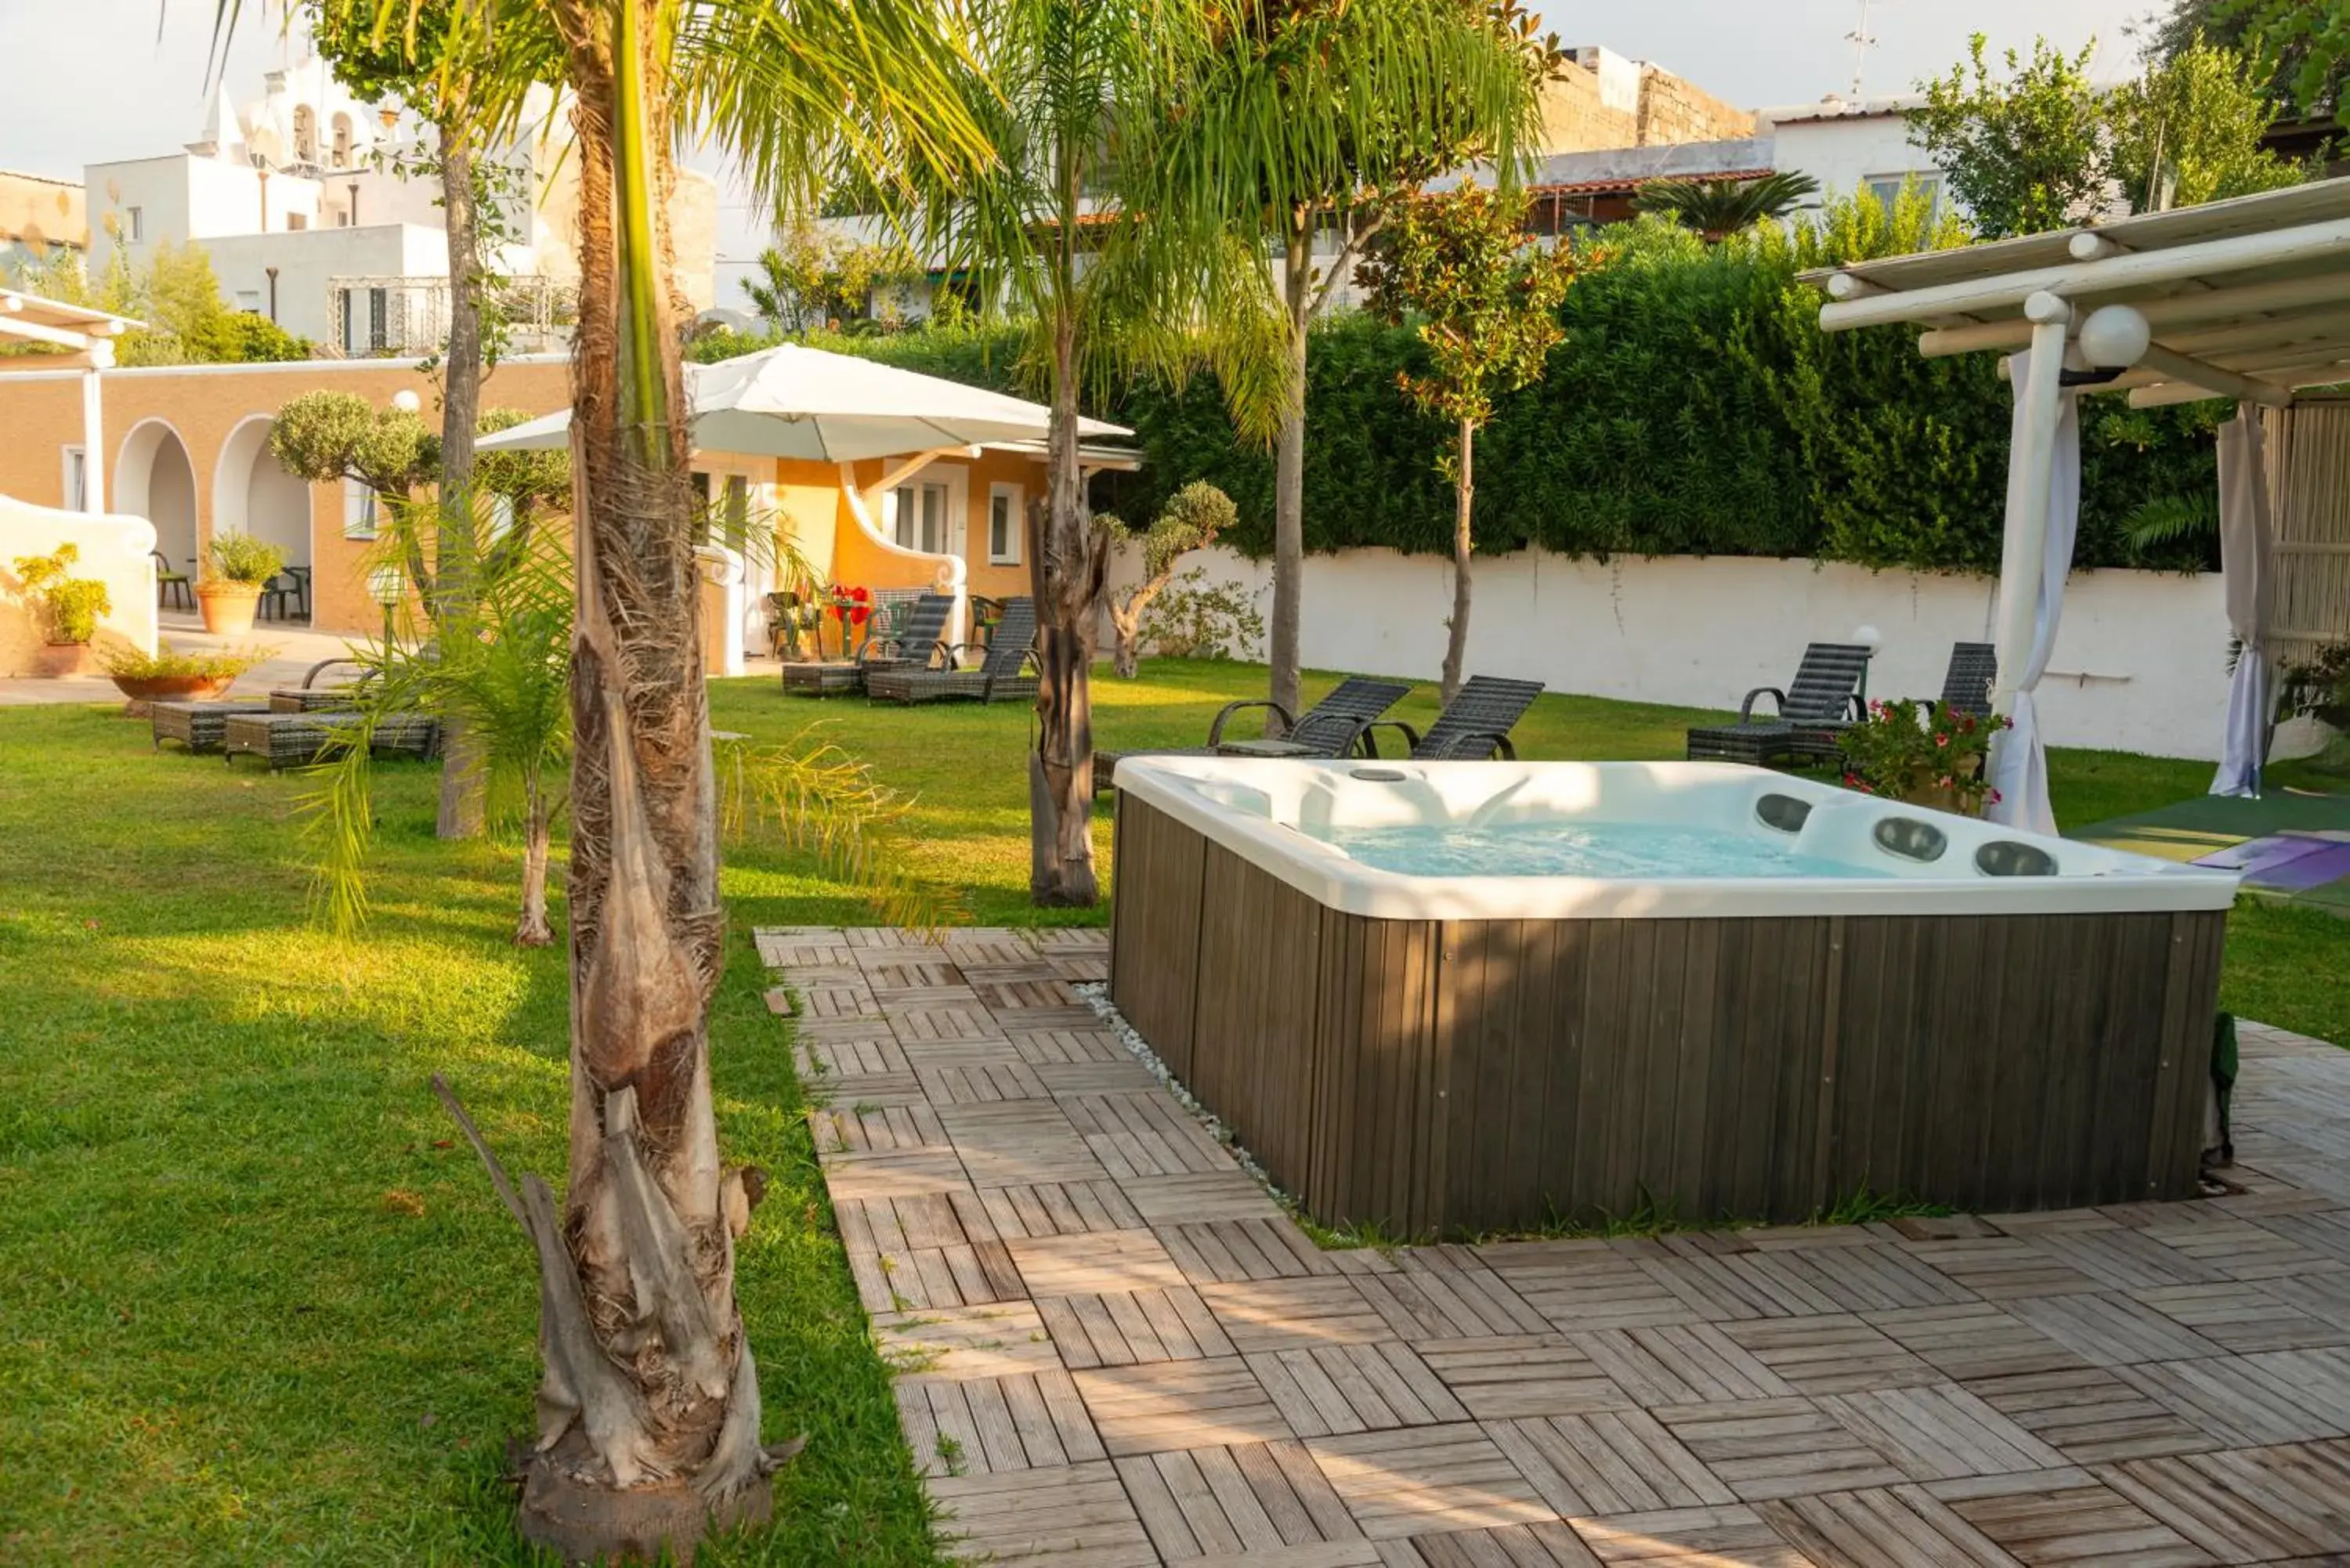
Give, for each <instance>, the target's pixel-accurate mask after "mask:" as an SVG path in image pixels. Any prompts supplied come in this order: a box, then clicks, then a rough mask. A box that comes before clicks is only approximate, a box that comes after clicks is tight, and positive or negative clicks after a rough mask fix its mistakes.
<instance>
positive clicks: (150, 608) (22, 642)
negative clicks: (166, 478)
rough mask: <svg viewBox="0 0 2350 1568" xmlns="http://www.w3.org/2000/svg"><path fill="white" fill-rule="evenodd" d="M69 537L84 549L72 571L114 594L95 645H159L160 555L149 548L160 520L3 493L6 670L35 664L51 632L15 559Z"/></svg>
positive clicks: (2, 644)
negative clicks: (68, 508) (66, 508)
mask: <svg viewBox="0 0 2350 1568" xmlns="http://www.w3.org/2000/svg"><path fill="white" fill-rule="evenodd" d="M66 544H71V545H78V546H79V547H80V549H81V558H80V559H79V560H78V561H77V562H75V563H74V567H73V575H74V576H77V577H95V578H97V579H98V580H99V581H100V582H102V583H104V584H105V585H106V592H107V597H108V598H109V599H110V600H111V601H112V602H113V606H114V607H113V609H112V611H111V612H109V614H107V615H105V616H103V617H101V618H99V623H98V636H97V638H96V639H95V645H96V646H97V647H98V648H99V649H108V648H120V647H122V646H125V645H128V646H130V647H131V648H134V649H139V650H140V652H142V653H152V652H154V651H155V563H154V561H153V560H152V558H151V557H150V556H149V554H148V552H149V551H151V550H152V549H154V547H155V529H154V525H153V524H150V523H149V522H148V521H147V519H145V518H144V517H123V516H119V515H112V514H109V515H107V516H103V517H93V516H91V515H89V514H88V513H84V512H59V511H57V510H56V509H54V508H52V507H47V506H35V505H33V504H31V503H29V502H25V501H18V500H16V498H15V497H13V496H8V495H0V678H5V677H8V676H14V675H22V674H26V673H28V672H30V670H32V668H33V663H34V660H35V659H36V657H37V656H38V655H39V653H40V651H41V644H42V643H43V642H44V641H45V640H46V639H47V616H46V613H45V612H44V611H43V609H42V608H41V607H40V605H39V604H38V603H37V602H36V601H35V600H33V599H31V598H30V597H27V596H26V594H25V593H24V592H23V585H22V583H20V582H19V581H18V579H17V576H16V568H15V563H16V559H17V557H19V556H47V555H49V554H51V553H52V552H54V551H55V550H56V549H57V546H58V545H66Z"/></svg>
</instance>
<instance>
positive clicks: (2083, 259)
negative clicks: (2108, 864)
mask: <svg viewBox="0 0 2350 1568" xmlns="http://www.w3.org/2000/svg"><path fill="white" fill-rule="evenodd" d="M1804 281H1806V282H1808V283H1811V284H1814V285H1815V286H1818V287H1819V288H1820V289H1822V290H1823V292H1825V294H1826V295H1827V296H1828V303H1827V304H1826V305H1825V306H1822V308H1821V310H1820V326H1821V327H1822V328H1823V329H1824V330H1826V331H1829V332H1842V331H1850V330H1852V329H1855V328H1857V327H1880V326H1888V325H1893V324H1897V323H1908V324H1912V325H1915V326H1919V327H1924V328H1926V331H1925V333H1924V335H1923V336H1922V337H1920V338H1919V339H1918V349H1919V351H1920V352H1921V353H1923V354H1925V355H1926V356H1927V357H1929V358H1939V357H1941V356H1945V355H1952V354H1966V353H2001V354H2006V355H2010V356H2012V358H2010V359H2009V361H2008V364H2007V365H2006V366H2005V367H2003V369H2004V370H2005V372H2006V374H2007V376H2008V379H2010V381H2011V382H2012V384H2013V388H2014V395H2015V419H2014V436H2013V443H2012V448H2011V451H2010V453H2009V459H2008V492H2007V514H2006V528H2005V535H2004V540H2003V544H2002V556H2001V566H2000V591H1999V609H1998V614H1997V624H1996V628H1995V641H1996V643H1997V646H1998V650H1999V676H1998V680H1997V682H1996V685H1995V687H1994V692H1993V702H1994V706H1995V707H1996V709H1997V710H1998V711H2000V712H2002V713H2004V714H2007V715H2008V716H2009V717H2011V718H2012V719H2013V720H2014V721H2015V729H2014V731H2013V732H2012V733H2011V734H2009V735H2007V736H2004V737H2002V743H2001V746H2000V748H1999V754H1998V755H1997V756H1995V758H1994V763H1993V766H1994V773H1995V779H1994V782H1995V783H1998V784H1999V787H2000V788H2001V790H2002V793H2003V794H2004V795H2005V796H2006V797H2007V798H2006V799H2005V800H2004V801H2003V803H2002V806H2000V807H1995V808H1994V810H1995V811H1997V812H1999V814H2000V815H2002V817H2003V818H2004V819H2005V820H2009V821H2017V822H2022V823H2025V824H2026V825H2032V826H2053V822H2051V821H2050V819H2048V817H2047V813H2046V791H2045V784H2044V767H2043V763H2042V761H2041V756H2042V750H2043V748H2042V743H2041V741H2040V737H2039V734H2038V731H2037V725H2036V722H2034V718H2033V707H2032V691H2033V687H2034V686H2036V685H2037V684H2038V681H2039V678H2040V672H2041V670H2043V669H2044V668H2045V667H2046V664H2047V659H2048V651H2049V648H2050V646H2051V645H2052V644H2053V643H2054V639H2055V633H2056V621H2057V614H2058V610H2059V608H2060V607H2061V604H2062V601H2063V597H2064V579H2065V576H2066V574H2067V572H2068V571H2069V569H2070V567H2071V564H2072V554H2073V530H2074V524H2075V522H2076V521H2077V516H2078V511H2079V500H2080V436H2079V426H2078V423H2077V419H2076V417H2075V411H2074V403H2075V401H2076V399H2077V398H2078V396H2079V395H2081V394H2084V393H2100V392H2102V393H2114V394H2121V395H2126V397H2127V398H2128V399H2129V401H2130V404H2131V406H2132V407H2134V408H2150V407H2156V406H2159V405H2163V404H2168V403H2180V402H2191V401H2195V400H2201V399H2210V398H2226V399H2230V400H2234V401H2236V402H2237V403H2238V404H2239V405H2240V407H2239V410H2238V414H2237V417H2236V419H2235V421H2232V422H2231V423H2230V424H2229V425H2227V426H2225V427H2223V428H2222V430H2221V432H2220V522H2221V547H2222V559H2223V562H2224V565H2225V569H2226V573H2227V577H2228V607H2229V618H2230V623H2231V625H2232V627H2233V628H2234V630H2235V633H2236V635H2237V637H2238V639H2240V640H2241V642H2242V644H2243V647H2244V650H2245V653H2244V656H2243V657H2242V658H2241V659H2239V661H2238V669H2237V683H2236V686H2235V688H2234V691H2233V692H2232V694H2231V696H2230V703H2229V725H2230V735H2229V745H2228V753H2229V761H2228V762H2227V763H2223V764H2222V767H2221V773H2220V778H2219V779H2218V780H2217V781H2215V783H2214V784H2213V789H2214V791H2215V792H2216V793H2223V794H2243V793H2252V792H2254V791H2257V789H2258V787H2259V767H2260V753H2261V752H2262V749H2264V746H2265V730H2266V724H2267V719H2268V715H2267V712H2266V707H2265V704H2266V701H2267V699H2266V687H2267V674H2268V664H2269V662H2270V660H2271V659H2275V658H2277V657H2278V656H2279V655H2280V654H2284V653H2290V652H2293V651H2301V650H2309V649H2314V648H2316V647H2319V646H2323V645H2324V644H2326V643H2329V642H2338V641H2344V640H2350V403H2345V401H2343V400H2340V399H2337V398H2329V397H2325V396H2323V395H2315V396H2314V395H2312V394H2310V393H2308V392H2305V391H2303V389H2312V388H2318V387H2326V386H2331V385H2334V384H2336V383H2340V382H2345V381H2350V179H2343V180H2328V181H2322V182H2316V183H2313V184H2308V185H2301V186H2295V187H2293V188H2290V189H2287V190H2282V191H2274V192H2268V193H2266V194H2263V195H2258V196H2245V197H2240V198H2238V199H2236V200H2233V201H2227V202H2212V203H2210V204H2209V205H2207V206H2201V207H2189V208H2183V209H2180V210H2178V211H2175V212H2168V213H2145V214H2142V215H2140V216H2137V217H2131V218H2122V219H2118V220H2116V221H2114V222H2112V223H2098V224H2090V225H2085V226H2083V227H2079V228H2073V229H2064V230H2060V231H2057V232H2055V233H2053V234H2030V235H2025V236H2023V237H2021V238H2017V239H2012V240H2000V241H1995V242H1992V243H1990V244H1979V245H1969V246H1966V247H1963V248H1961V249H1956V250H1947V251H1935V252H1930V253H1926V254H1918V255H1908V256H1895V257H1890V258H1888V259H1886V260H1883V261H1873V262H1859V263H1855V264H1853V265H1847V266H1843V267H1835V268H1830V269H1826V270H1824V271H1820V272H1814V273H1810V274H1806V275H1805V278H1804ZM2272 533H2273V536H2272Z"/></svg>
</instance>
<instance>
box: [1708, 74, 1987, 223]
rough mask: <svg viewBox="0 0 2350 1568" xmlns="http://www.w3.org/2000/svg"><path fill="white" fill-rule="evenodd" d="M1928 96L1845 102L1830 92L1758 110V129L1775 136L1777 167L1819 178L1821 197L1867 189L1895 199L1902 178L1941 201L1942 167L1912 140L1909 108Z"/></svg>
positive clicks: (1767, 134) (1772, 139) (1886, 200)
mask: <svg viewBox="0 0 2350 1568" xmlns="http://www.w3.org/2000/svg"><path fill="white" fill-rule="evenodd" d="M1924 101H1925V100H1924V99H1921V98H1918V97H1917V96H1915V95H1914V94H1912V95H1908V96H1904V97H1900V98H1872V99H1860V100H1857V101H1854V102H1846V100H1845V99H1841V98H1836V97H1834V96H1830V97H1828V98H1825V99H1821V100H1820V101H1819V102H1818V103H1811V104H1802V105H1797V106H1794V107H1790V108H1785V109H1757V110H1756V111H1755V116H1754V118H1755V121H1756V129H1757V130H1758V132H1759V133H1760V134H1761V135H1763V136H1766V137H1768V138H1770V139H1771V141H1772V143H1773V167H1775V168H1777V169H1779V170H1780V171H1784V172H1794V173H1802V174H1808V175H1810V176H1811V177H1812V178H1813V179H1814V180H1816V181H1818V182H1820V192H1821V195H1820V197H1818V198H1814V201H1813V202H1812V204H1813V205H1814V206H1817V205H1818V204H1819V202H1820V200H1821V199H1822V198H1825V197H1826V196H1829V195H1846V194H1849V193H1851V192H1855V191H1864V190H1865V191H1867V192H1871V193H1873V194H1875V195H1876V196H1877V198H1878V199H1879V200H1880V201H1883V202H1891V201H1892V200H1893V198H1894V197H1895V196H1897V195H1898V194H1899V193H1900V191H1901V184H1902V182H1903V181H1905V180H1915V181H1917V182H1918V188H1919V189H1920V190H1922V191H1924V192H1927V193H1928V194H1929V195H1930V196H1933V197H1934V198H1935V199H1936V205H1937V208H1938V210H1939V204H1940V198H1941V196H1942V175H1941V171H1939V170H1938V169H1936V168H1935V167H1934V163H1933V161H1932V160H1931V159H1929V158H1928V157H1927V156H1926V151H1925V149H1924V148H1922V147H1919V146H1918V145H1916V144H1915V143H1913V142H1912V141H1911V140H1909V121H1908V119H1907V118H1906V117H1907V115H1908V111H1909V110H1911V109H1917V108H1918V107H1919V106H1920V105H1921V104H1922V103H1923V102H1924Z"/></svg>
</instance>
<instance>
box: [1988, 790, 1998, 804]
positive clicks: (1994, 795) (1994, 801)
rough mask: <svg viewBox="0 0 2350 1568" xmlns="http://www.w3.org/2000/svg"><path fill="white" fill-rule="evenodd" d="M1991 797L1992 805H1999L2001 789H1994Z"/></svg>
mask: <svg viewBox="0 0 2350 1568" xmlns="http://www.w3.org/2000/svg"><path fill="white" fill-rule="evenodd" d="M1990 799H1991V805H1998V804H1999V802H2000V794H1999V791H1997V790H1992V791H1991V794H1990Z"/></svg>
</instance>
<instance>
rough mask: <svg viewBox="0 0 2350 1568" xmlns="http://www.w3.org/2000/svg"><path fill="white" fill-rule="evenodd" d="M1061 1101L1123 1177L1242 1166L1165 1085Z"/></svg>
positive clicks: (1092, 1145)
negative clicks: (1144, 1090) (1125, 1092)
mask: <svg viewBox="0 0 2350 1568" xmlns="http://www.w3.org/2000/svg"><path fill="white" fill-rule="evenodd" d="M1060 1104H1061V1105H1062V1106H1063V1107H1064V1108H1066V1110H1067V1112H1068V1114H1069V1120H1070V1121H1072V1122H1073V1123H1075V1124H1076V1127H1077V1130H1078V1132H1079V1133H1081V1134H1082V1135H1083V1136H1084V1137H1085V1140H1086V1144H1087V1147H1089V1148H1091V1149H1092V1150H1093V1152H1094V1154H1095V1156H1096V1158H1098V1159H1099V1160H1100V1161H1101V1162H1102V1164H1103V1165H1105V1166H1107V1168H1109V1173H1110V1174H1111V1175H1112V1176H1115V1177H1117V1178H1118V1179H1120V1180H1127V1179H1132V1178H1134V1177H1138V1176H1180V1175H1182V1174H1184V1173H1185V1172H1187V1171H1222V1170H1236V1169H1238V1168H1239V1166H1238V1165H1237V1163H1236V1162H1235V1161H1234V1160H1233V1158H1232V1155H1231V1154H1230V1153H1228V1152H1226V1150H1225V1149H1224V1147H1223V1146H1222V1145H1221V1144H1219V1143H1217V1142H1216V1140H1215V1139H1214V1138H1212V1137H1209V1136H1208V1132H1207V1129H1206V1128H1205V1127H1201V1125H1200V1123H1199V1122H1198V1121H1197V1120H1196V1119H1195V1118H1194V1117H1193V1116H1191V1113H1190V1112H1188V1111H1186V1110H1185V1109H1183V1107H1182V1106H1180V1105H1178V1104H1177V1103H1176V1102H1175V1099H1174V1097H1173V1096H1170V1095H1169V1094H1168V1093H1167V1092H1166V1091H1165V1090H1163V1089H1159V1088H1155V1087H1154V1088H1153V1089H1152V1090H1151V1091H1150V1092H1149V1093H1148V1094H1136V1095H1072V1096H1066V1098H1064V1099H1063V1100H1062V1101H1061V1102H1060Z"/></svg>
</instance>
